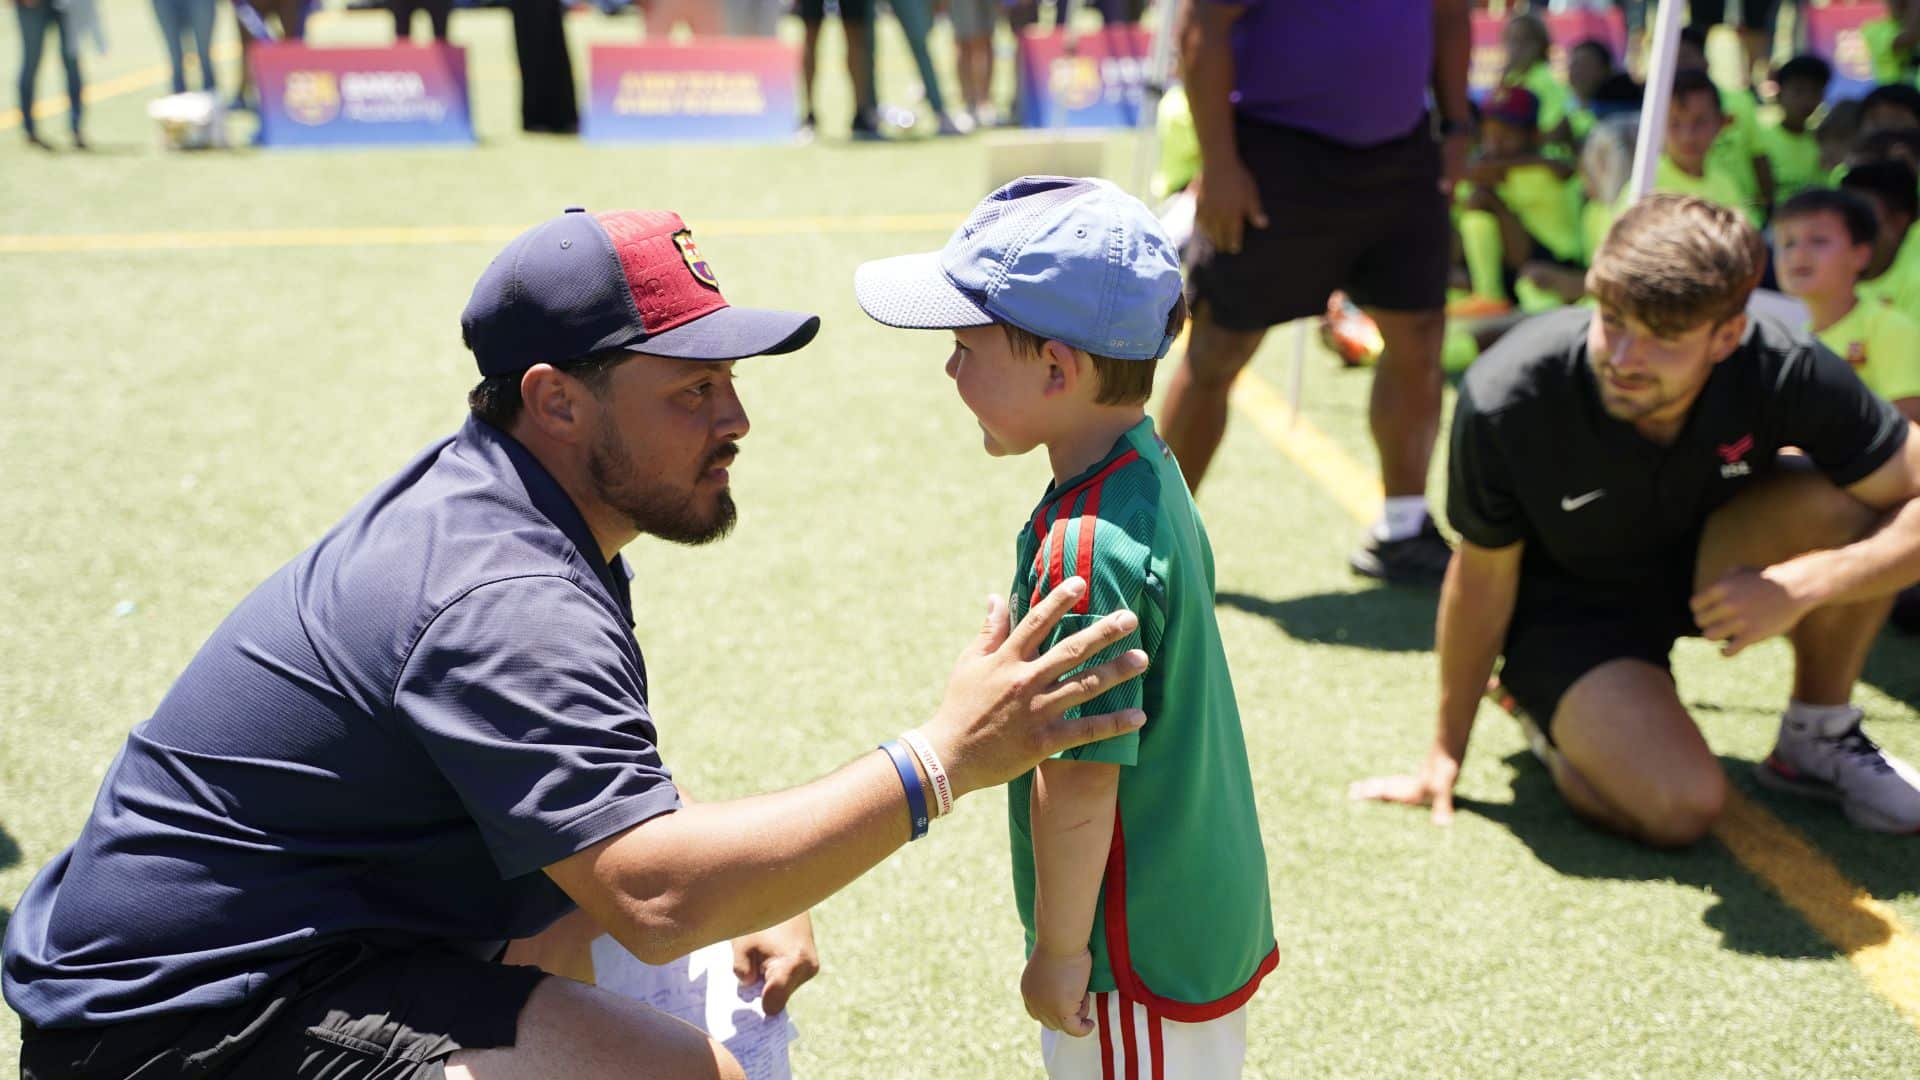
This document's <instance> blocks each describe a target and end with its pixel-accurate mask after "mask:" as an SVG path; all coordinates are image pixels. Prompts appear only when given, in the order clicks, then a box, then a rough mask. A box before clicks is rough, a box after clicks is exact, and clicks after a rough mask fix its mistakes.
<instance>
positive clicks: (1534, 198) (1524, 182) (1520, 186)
mask: <svg viewBox="0 0 1920 1080" xmlns="http://www.w3.org/2000/svg"><path fill="white" fill-rule="evenodd" d="M1579 184H1580V181H1579V180H1578V178H1574V179H1571V180H1562V179H1561V178H1559V177H1558V176H1555V175H1554V174H1553V170H1552V169H1550V168H1548V167H1547V166H1545V165H1522V166H1520V167H1518V168H1514V169H1508V170H1507V175H1506V178H1505V179H1503V180H1501V181H1500V184H1499V186H1498V187H1495V188H1494V189H1493V190H1494V194H1496V195H1498V196H1500V201H1501V202H1503V203H1506V204H1507V209H1509V210H1512V211H1513V213H1514V216H1515V217H1517V218H1519V219H1520V224H1521V225H1523V226H1525V227H1526V230H1527V232H1529V233H1532V234H1533V238H1534V239H1536V240H1538V241H1540V243H1541V244H1543V245H1545V246H1546V248H1547V250H1548V251H1551V252H1553V254H1554V255H1555V257H1557V258H1561V259H1565V260H1567V261H1568V262H1578V261H1579V260H1580V201H1579V200H1580V188H1579Z"/></svg>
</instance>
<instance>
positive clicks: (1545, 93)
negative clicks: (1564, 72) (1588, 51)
mask: <svg viewBox="0 0 1920 1080" xmlns="http://www.w3.org/2000/svg"><path fill="white" fill-rule="evenodd" d="M1507 82H1509V83H1510V84H1512V85H1515V86H1522V87H1525V88H1526V89H1527V91H1528V92H1530V93H1532V94H1533V96H1534V98H1535V100H1537V101H1539V102H1540V130H1541V131H1552V130H1553V129H1554V128H1557V127H1559V126H1560V121H1562V120H1565V119H1566V118H1567V104H1568V101H1569V99H1570V98H1572V96H1573V90H1572V88H1571V87H1568V86H1567V85H1566V84H1565V83H1563V82H1561V81H1560V80H1559V79H1556V78H1554V77H1553V67H1552V66H1551V65H1549V64H1548V63H1547V62H1546V61H1545V60H1540V61H1536V62H1535V63H1534V65H1533V66H1532V67H1530V68H1528V69H1527V73H1526V74H1525V75H1522V76H1520V78H1518V79H1511V78H1509V79H1508V80H1507Z"/></svg>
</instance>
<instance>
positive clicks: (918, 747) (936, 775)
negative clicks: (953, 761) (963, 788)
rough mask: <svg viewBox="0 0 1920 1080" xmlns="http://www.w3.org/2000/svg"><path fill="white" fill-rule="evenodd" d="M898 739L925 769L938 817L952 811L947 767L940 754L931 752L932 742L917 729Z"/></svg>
mask: <svg viewBox="0 0 1920 1080" xmlns="http://www.w3.org/2000/svg"><path fill="white" fill-rule="evenodd" d="M900 741H901V742H904V743H906V744H907V746H908V747H909V748H910V749H912V750H913V756H914V757H917V758H919V759H920V767H921V768H923V769H925V770H927V782H928V783H929V784H931V785H932V786H933V797H934V803H935V805H936V806H937V807H938V809H937V810H936V811H935V813H936V815H937V816H939V817H946V816H947V815H948V814H951V813H953V783H952V781H950V780H948V779H947V767H946V766H945V765H943V764H941V762H940V755H939V754H936V753H934V752H933V744H932V743H930V742H928V741H927V737H926V736H925V735H922V734H920V733H919V732H917V731H908V732H904V733H902V734H901V736H900Z"/></svg>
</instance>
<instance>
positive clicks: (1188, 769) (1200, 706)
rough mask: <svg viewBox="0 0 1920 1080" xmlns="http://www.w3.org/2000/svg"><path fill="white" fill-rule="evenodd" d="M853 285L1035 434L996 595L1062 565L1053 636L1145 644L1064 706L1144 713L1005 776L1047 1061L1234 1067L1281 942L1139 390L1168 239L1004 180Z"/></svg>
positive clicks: (1065, 1071) (1173, 330)
mask: <svg viewBox="0 0 1920 1080" xmlns="http://www.w3.org/2000/svg"><path fill="white" fill-rule="evenodd" d="M854 292H855V294H856V296H857V297H858V298H859V301H860V306H861V307H862V308H864V309H865V310H866V312H867V314H868V315H871V316H872V317H873V318H874V319H876V320H878V321H879V322H882V323H885V324H886V325H888V326H898V327H906V328H911V329H923V330H950V331H952V333H953V337H954V339H955V340H954V347H953V354H952V355H951V356H950V357H949V358H948V360H947V374H948V376H949V377H951V378H952V379H953V380H954V384H955V386H956V388H957V389H958V390H959V393H960V400H961V401H962V402H964V403H965V404H966V406H967V408H968V409H969V410H971V411H972V412H973V414H974V417H975V418H976V419H977V420H978V421H979V424H980V430H981V433H982V441H983V442H984V444H985V447H986V451H987V453H989V454H991V455H993V456H995V457H1001V456H1008V455H1015V454H1024V453H1027V452H1028V451H1030V450H1033V449H1035V448H1038V447H1045V448H1046V452H1047V458H1048V460H1049V462H1050V463H1051V465H1052V467H1053V483H1052V484H1050V485H1049V486H1048V488H1047V490H1046V493H1045V494H1044V495H1043V496H1042V497H1041V499H1040V505H1039V506H1038V507H1037V508H1036V509H1035V510H1034V511H1033V513H1032V514H1031V515H1029V516H1028V518H1027V520H1026V521H1025V522H1024V523H1023V524H1022V527H1021V529H1020V533H1019V538H1018V551H1017V553H1016V561H1015V578H1014V585H1013V594H1012V612H1011V615H1012V617H1013V618H1014V619H1016V620H1017V619H1019V618H1020V617H1021V616H1022V615H1023V614H1024V612H1025V608H1026V606H1027V605H1028V604H1030V603H1031V602H1032V600H1033V599H1035V598H1037V597H1039V596H1041V595H1044V594H1045V593H1046V591H1047V587H1048V584H1049V583H1057V582H1059V581H1061V580H1064V579H1065V578H1066V577H1068V576H1079V577H1082V578H1085V579H1086V580H1087V581H1088V583H1089V589H1088V592H1087V594H1086V595H1085V597H1084V598H1083V599H1082V601H1081V606H1080V608H1079V609H1078V610H1077V612H1076V614H1075V615H1069V616H1068V617H1067V618H1066V619H1065V620H1064V621H1063V622H1062V623H1061V631H1060V632H1067V633H1070V632H1071V630H1068V629H1067V628H1068V627H1074V626H1080V625H1085V624H1086V623H1087V622H1088V621H1091V620H1094V619H1098V618H1101V617H1103V616H1105V615H1107V614H1109V613H1111V612H1113V611H1115V610H1117V609H1120V608H1123V607H1124V608H1128V609H1130V610H1132V611H1134V612H1135V613H1137V614H1138V616H1139V619H1140V625H1139V629H1138V631H1137V632H1136V634H1135V635H1133V636H1130V637H1128V638H1126V639H1123V640H1122V641H1121V642H1120V643H1119V644H1117V645H1115V646H1114V647H1113V648H1114V649H1122V648H1141V649H1144V650H1145V651H1146V653H1147V655H1148V657H1149V661H1148V667H1147V674H1146V675H1145V676H1143V677H1142V678H1140V679H1137V680H1134V681H1132V682H1129V683H1126V684H1123V685H1122V686H1118V687H1115V688H1114V689H1113V690H1112V691H1109V692H1108V693H1106V694H1103V695H1101V696H1100V697H1097V698H1095V699H1093V700H1092V701H1089V702H1087V703H1086V704H1085V705H1083V706H1080V709H1081V710H1082V711H1085V712H1088V713H1093V712H1102V711H1106V710H1109V709H1115V708H1122V707H1129V706H1131V707H1138V708H1141V709H1143V710H1144V711H1145V712H1146V714H1147V723H1146V726H1145V727H1144V728H1142V729H1141V730H1139V731H1138V732H1135V733H1133V734H1130V735H1124V736H1121V737H1118V738H1115V739H1109V740H1107V741H1106V742H1102V743H1097V744H1094V745H1093V746H1090V747H1082V748H1081V749H1080V750H1079V751H1077V752H1071V753H1068V754H1064V755H1062V756H1060V757H1059V758H1056V759H1054V760H1052V761H1048V762H1046V763H1044V764H1042V765H1041V766H1040V768H1038V769H1036V770H1035V771H1034V772H1032V773H1030V774H1028V775H1027V776H1026V777H1024V778H1022V779H1020V780H1016V781H1014V782H1013V783H1012V784H1009V785H1008V787H1007V795H1008V817H1009V819H1010V824H1011V833H1012V846H1013V871H1014V899H1015V902H1016V904H1017V905H1018V907H1019V909H1020V917H1021V921H1022V922H1023V923H1024V924H1025V927H1026V936H1027V954H1028V959H1027V966H1026V971H1025V973H1024V975H1023V976H1022V977H1021V981H1020V989H1021V994H1022V995H1023V996H1024V997H1025V999H1026V1005H1027V1012H1028V1013H1029V1014H1030V1015H1031V1016H1033V1017H1034V1018H1035V1019H1036V1020H1038V1021H1040V1023H1041V1024H1043V1025H1044V1027H1045V1030H1043V1031H1042V1032H1041V1036H1040V1040H1041V1054H1042V1057H1043V1059H1044V1061H1045V1063H1046V1068H1047V1072H1048V1074H1049V1075H1050V1076H1054V1077H1098V1076H1101V1075H1102V1065H1103V1062H1104V1065H1105V1074H1104V1075H1106V1076H1116V1075H1121V1073H1120V1072H1118V1071H1116V1070H1117V1069H1124V1075H1127V1076H1135V1075H1138V1076H1140V1077H1149V1076H1161V1075H1166V1076H1196V1077H1197V1076H1205V1077H1233V1076H1238V1075H1239V1074H1240V1068H1241V1063H1242V1060H1243V1058H1244V1057H1245V1053H1246V1011H1245V1006H1246V1002H1247V1000H1248V998H1250V997H1251V996H1252V995H1253V992H1254V990H1255V988H1256V987H1257V986H1258V985H1259V983H1260V980H1261V979H1262V978H1264V977H1265V976H1266V974H1267V973H1268V972H1269V971H1272V970H1273V968H1274V966H1275V964H1277V963H1278V960H1279V954H1278V950H1277V948H1276V946H1275V944H1274V937H1273V918H1272V911H1271V901H1270V900H1269V898H1268V894H1267V870H1266V854H1265V850H1264V848H1263V847H1262V845H1261V840H1260V823H1259V820H1258V818H1257V816H1256V815H1255V811H1254V799H1253V781H1252V777H1251V774H1250V771H1249V769H1248V765H1247V752H1246V745H1245V742H1244V740H1243V738H1242V735H1241V731H1240V717H1239V712H1238V708H1237V706H1236V705H1235V702H1234V695H1233V683H1232V680H1231V678H1230V677H1229V675H1228V672H1227V659H1226V654H1225V652H1224V651H1223V649H1222V647H1221V643H1220V633H1219V628H1218V627H1217V626H1216V625H1215V623H1214V617H1213V603H1214V581H1213V551H1212V548H1211V547H1210V546H1209V544H1208V542H1207V534H1206V531H1205V529H1203V528H1202V527H1201V524H1200V517H1199V514H1198V512H1197V511H1196V510H1195V509H1194V506H1193V500H1192V497H1191V496H1190V495H1188V493H1187V486H1186V482H1185V481H1184V480H1183V479H1182V478H1181V475H1180V468H1179V466H1178V465H1177V464H1176V463H1175V462H1174V460H1173V457H1172V455H1171V453H1170V452H1169V451H1168V450H1167V447H1166V444H1165V443H1163V442H1161V441H1160V439H1159V438H1158V437H1157V436H1156V435H1155V434H1154V429H1153V421H1152V420H1151V419H1149V418H1148V417H1147V415H1146V413H1145V410H1144V405H1145V403H1146V400H1147V397H1148V395H1149V393H1151V391H1152V389H1153V369H1154V362H1155V361H1156V360H1158V359H1159V358H1160V357H1161V356H1164V355H1166V352H1167V349H1168V348H1169V347H1170V346H1171V345H1172V344H1173V340H1174V338H1175V336H1176V335H1177V334H1178V333H1179V331H1180V329H1181V327H1182V325H1183V324H1184V322H1185V321H1186V305H1185V303H1184V301H1183V300H1182V299H1181V283H1180V264H1179V262H1178V260H1177V259H1176V257H1175V255H1174V251H1173V246H1172V244H1171V243H1170V242H1169V241H1168V240H1167V238H1166V236H1165V234H1164V233H1163V232H1162V231H1161V229H1160V225H1159V223H1158V222H1156V221H1155V220H1154V219H1153V215H1152V214H1151V213H1150V212H1149V211H1148V210H1147V208H1146V207H1145V206H1144V205H1142V204H1141V203H1140V202H1139V200H1137V199H1134V198H1133V197H1132V196H1130V195H1127V194H1126V193H1125V192H1122V191H1121V190H1120V189H1119V188H1117V187H1114V186H1113V185H1112V184H1109V183H1107V182H1106V181H1103V180H1074V179H1068V178H1065V177H1031V176H1030V177H1023V178H1021V179H1019V180H1015V181H1013V182H1012V183H1010V184H1008V185H1007V186H1005V187H1003V188H1001V189H1000V190H998V191H996V192H994V193H993V194H992V195H990V196H988V197H987V199H986V200H985V201H984V202H982V203H981V204H980V205H979V206H978V207H975V208H974V211H973V213H972V215H970V216H969V217H968V219H967V221H966V223H965V224H964V225H962V226H961V227H960V229H959V230H958V231H956V232H955V233H954V234H953V237H952V238H951V239H950V240H948V241H947V246H946V248H945V249H944V250H941V251H936V252H929V253H926V254H920V255H906V256H900V257H897V258H892V259H883V260H880V261H878V262H870V263H867V264H865V265H863V266H861V267H860V269H859V271H858V273H856V274H855V275H854ZM1035 590H1039V591H1038V592H1036V591H1035ZM1103 655H1104V654H1103ZM1089 662H1090V663H1091V662H1092V661H1089ZM1063 1035H1064V1036H1067V1037H1063ZM1087 1036H1093V1037H1087ZM1116 1062H1118V1064H1116Z"/></svg>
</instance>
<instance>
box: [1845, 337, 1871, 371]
mask: <svg viewBox="0 0 1920 1080" xmlns="http://www.w3.org/2000/svg"><path fill="white" fill-rule="evenodd" d="M1847 363H1849V364H1852V365H1853V366H1854V367H1857V368H1860V367H1866V366H1867V345H1866V342H1864V341H1849V342H1847Z"/></svg>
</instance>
